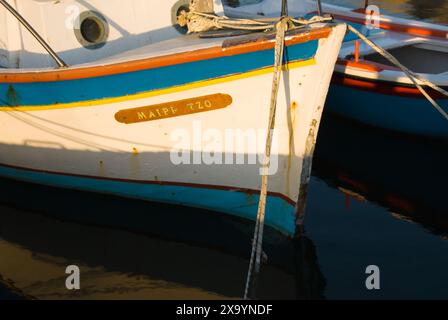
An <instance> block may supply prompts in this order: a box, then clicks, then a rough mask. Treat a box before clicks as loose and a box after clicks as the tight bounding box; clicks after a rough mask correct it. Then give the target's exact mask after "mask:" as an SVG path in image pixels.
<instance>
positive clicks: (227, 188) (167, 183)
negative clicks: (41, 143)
mask: <svg viewBox="0 0 448 320" xmlns="http://www.w3.org/2000/svg"><path fill="white" fill-rule="evenodd" d="M0 166H3V167H6V168H10V169H15V170H24V171H29V172H36V173H45V174H54V175H61V176H69V177H75V178H86V179H96V180H105V181H116V182H124V183H138V184H153V185H162V186H177V187H189V188H202V189H214V190H224V191H229V192H242V193H246V194H259V193H260V190H256V189H244V188H237V187H231V186H219V185H210V184H200V183H184V182H170V181H154V180H131V179H119V178H109V177H98V176H89V175H81V174H74V173H65V172H64V173H63V172H56V171H49V170H40V169H33V168H26V167H20V166H13V165H9V164H4V163H0ZM268 195H269V196H271V197H277V198H280V199H282V200H284V201H286V202H288V203H289V204H290V205H292V206H295V205H296V204H297V202H296V201H293V200H292V199H290V198H288V197H287V196H285V195H284V194H281V193H278V192H268Z"/></svg>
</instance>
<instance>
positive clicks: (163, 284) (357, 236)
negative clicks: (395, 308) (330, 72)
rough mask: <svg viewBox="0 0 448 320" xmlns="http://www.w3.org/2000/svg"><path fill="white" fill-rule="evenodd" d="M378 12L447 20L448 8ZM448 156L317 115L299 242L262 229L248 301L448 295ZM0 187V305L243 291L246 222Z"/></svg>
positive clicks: (223, 295) (440, 145)
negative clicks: (373, 280)
mask: <svg viewBox="0 0 448 320" xmlns="http://www.w3.org/2000/svg"><path fill="white" fill-rule="evenodd" d="M328 2H332V3H335V4H338V5H349V6H352V7H360V6H361V5H362V4H363V3H364V1H350V0H332V1H328ZM372 4H378V5H379V6H380V7H381V8H384V10H385V11H386V12H388V13H391V14H397V15H401V16H406V17H416V18H418V19H419V20H428V21H435V22H437V23H448V18H447V17H448V15H447V13H448V0H438V1H423V0H397V1H372ZM347 103H350V102H347ZM428 108H431V106H430V105H429V104H428ZM447 160H448V149H447V148H446V141H428V140H424V139H421V138H416V137H409V136H403V135H398V134H395V133H392V132H387V131H384V130H379V129H375V128H370V127H366V126H361V125H358V124H356V123H352V122H349V121H347V120H345V119H342V118H339V117H336V116H334V115H331V114H325V115H324V118H323V121H322V126H321V130H320V132H319V138H318V143H317V147H316V153H315V158H314V164H313V177H312V181H311V185H310V190H309V195H308V202H307V208H306V216H305V221H304V230H303V236H302V237H301V238H300V239H295V240H290V239H286V238H283V237H281V236H280V235H278V234H277V233H276V232H275V231H272V230H270V229H268V230H267V232H266V247H265V251H266V254H267V261H266V263H265V264H264V265H263V267H262V272H261V274H260V278H259V280H258V285H257V291H256V297H257V298H262V299H448V274H447V272H446V270H447V267H448V206H447V204H446V190H447V188H446V181H447V180H448V172H447V170H446V164H447ZM0 190H1V192H0V300H5V299H7V300H10V299H227V298H230V299H239V298H241V297H242V295H243V291H244V285H245V277H246V272H247V268H248V263H249V255H250V247H251V237H252V235H253V228H254V224H252V223H247V222H245V221H241V220H238V219H235V218H228V217H217V216H216V215H213V213H211V212H205V211H201V210H196V209H191V208H181V207H177V206H167V205H161V204H150V203H147V202H144V201H135V200H127V199H120V198H116V197H110V196H106V195H95V194H91V193H86V192H79V191H68V190H60V189H55V188H50V187H45V186H38V185H32V184H26V183H19V182H16V181H12V180H4V179H3V180H0ZM148 216H151V219H149V218H148ZM68 266H77V267H78V268H79V270H80V274H81V283H80V290H68V289H67V286H66V279H67V277H68V274H67V273H66V270H67V267H68ZM372 266H374V267H375V268H377V270H378V271H379V275H380V277H379V284H380V286H379V287H378V288H374V289H372V288H369V287H368V283H366V282H368V278H369V272H367V271H368V270H369V267H372Z"/></svg>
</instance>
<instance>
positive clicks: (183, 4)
mask: <svg viewBox="0 0 448 320" xmlns="http://www.w3.org/2000/svg"><path fill="white" fill-rule="evenodd" d="M182 11H186V12H188V11H190V0H179V1H177V2H176V3H175V4H174V6H173V7H172V8H171V23H172V25H173V27H174V28H175V29H176V30H177V31H178V32H179V33H181V34H186V33H187V32H188V28H187V27H181V26H180V25H179V24H178V23H177V17H178V16H179V15H180V14H181V12H182Z"/></svg>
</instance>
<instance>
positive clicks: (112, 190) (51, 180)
mask: <svg viewBox="0 0 448 320" xmlns="http://www.w3.org/2000/svg"><path fill="white" fill-rule="evenodd" d="M0 176H3V177H5V178H10V179H16V180H22V181H26V182H32V183H39V184H43V185H48V186H54V187H60V188H68V189H76V190H84V191H91V192H98V193H105V194H112V195H116V196H122V197H127V198H134V199H142V200H148V201H155V202H161V203H170V204H178V205H184V206H189V207H197V208H202V209H208V210H212V211H215V212H216V213H217V214H219V213H220V212H221V213H226V214H230V215H234V216H237V217H240V218H244V219H250V220H255V218H256V215H257V208H258V199H259V196H258V195H249V194H246V193H243V192H237V191H227V190H217V189H206V188H196V187H185V186H172V185H159V184H142V183H132V182H123V181H118V180H103V179H95V178H86V177H75V176H69V175H63V174H50V173H43V172H42V173H41V172H35V171H28V170H23V169H16V168H10V167H5V166H0ZM123 214H125V213H123ZM266 224H267V225H269V226H271V227H273V228H275V229H277V230H278V231H280V232H281V233H283V234H285V235H287V236H291V237H292V236H294V233H295V229H296V224H295V208H294V206H293V205H291V204H290V203H288V202H286V201H285V200H283V199H281V198H279V197H274V196H268V200H267V204H266Z"/></svg>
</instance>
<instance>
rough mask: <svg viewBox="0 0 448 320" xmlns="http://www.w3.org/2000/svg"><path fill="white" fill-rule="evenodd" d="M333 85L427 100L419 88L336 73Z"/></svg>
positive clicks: (436, 94)
mask: <svg viewBox="0 0 448 320" xmlns="http://www.w3.org/2000/svg"><path fill="white" fill-rule="evenodd" d="M332 83H333V84H337V85H342V86H346V87H350V88H353V89H357V90H363V91H369V92H376V93H381V94H385V95H394V96H402V97H407V98H416V99H418V98H420V99H426V98H425V96H423V94H422V93H421V92H420V91H419V90H418V89H417V88H412V87H406V86H400V85H397V84H396V83H393V82H386V81H375V80H370V79H369V80H367V79H358V78H351V77H348V76H346V75H343V74H341V73H335V74H334V75H333V79H332ZM427 92H428V93H429V94H430V95H431V97H432V98H433V99H448V98H447V97H446V96H444V95H442V94H441V93H439V92H437V91H434V90H432V89H430V88H427Z"/></svg>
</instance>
